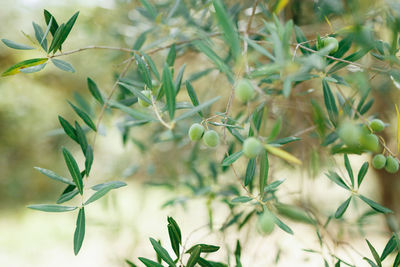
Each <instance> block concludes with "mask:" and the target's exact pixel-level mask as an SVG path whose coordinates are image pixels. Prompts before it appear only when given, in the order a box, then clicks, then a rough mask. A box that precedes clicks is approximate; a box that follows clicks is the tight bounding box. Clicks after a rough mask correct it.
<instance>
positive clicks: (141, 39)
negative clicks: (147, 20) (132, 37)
mask: <svg viewBox="0 0 400 267" xmlns="http://www.w3.org/2000/svg"><path fill="white" fill-rule="evenodd" d="M150 31H151V30H147V31H144V32H142V33H141V34H140V35H139V36H138V38H137V39H136V41H135V43H134V44H133V46H132V49H133V50H139V49H140V48H142V46H143V44H144V43H145V42H146V38H147V34H148V33H150Z"/></svg>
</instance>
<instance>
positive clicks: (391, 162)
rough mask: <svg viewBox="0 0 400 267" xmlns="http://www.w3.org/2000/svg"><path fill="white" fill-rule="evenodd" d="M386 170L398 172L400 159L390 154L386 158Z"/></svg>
mask: <svg viewBox="0 0 400 267" xmlns="http://www.w3.org/2000/svg"><path fill="white" fill-rule="evenodd" d="M385 170H386V171H387V172H389V173H396V172H397V171H398V170H399V161H398V160H397V159H396V158H394V157H392V156H388V157H387V158H386V165H385Z"/></svg>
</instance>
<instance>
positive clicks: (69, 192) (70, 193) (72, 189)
mask: <svg viewBox="0 0 400 267" xmlns="http://www.w3.org/2000/svg"><path fill="white" fill-rule="evenodd" d="M78 194H79V192H78V190H77V189H76V186H75V185H69V186H67V188H66V189H65V190H64V192H63V193H62V194H61V196H60V197H59V198H58V199H57V202H56V203H57V204H62V203H64V202H67V201H69V200H71V199H73V198H74V197H75V196H76V195H78Z"/></svg>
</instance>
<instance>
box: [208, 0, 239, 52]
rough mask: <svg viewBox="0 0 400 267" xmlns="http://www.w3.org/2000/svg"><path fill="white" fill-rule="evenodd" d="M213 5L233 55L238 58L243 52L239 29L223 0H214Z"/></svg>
mask: <svg viewBox="0 0 400 267" xmlns="http://www.w3.org/2000/svg"><path fill="white" fill-rule="evenodd" d="M213 6H214V9H215V15H216V17H217V21H218V24H219V27H220V28H221V31H222V32H223V33H224V38H225V41H226V43H227V44H228V46H229V47H230V48H231V50H232V54H233V56H234V57H235V58H238V57H239V56H240V54H241V48H240V40H239V35H238V32H237V29H236V27H235V25H234V24H233V21H232V19H231V18H230V17H229V15H228V13H227V11H226V9H225V6H224V4H223V2H222V1H221V0H213Z"/></svg>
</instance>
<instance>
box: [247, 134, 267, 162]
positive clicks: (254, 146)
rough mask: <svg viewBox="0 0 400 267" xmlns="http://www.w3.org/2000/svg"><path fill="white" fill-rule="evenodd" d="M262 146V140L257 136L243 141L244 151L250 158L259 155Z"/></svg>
mask: <svg viewBox="0 0 400 267" xmlns="http://www.w3.org/2000/svg"><path fill="white" fill-rule="evenodd" d="M262 148H263V147H262V144H261V142H260V141H259V140H258V139H257V138H255V137H249V138H247V139H246V140H244V142H243V152H244V154H245V155H246V157H248V158H250V159H252V158H255V157H257V155H258V154H260V152H261V151H262Z"/></svg>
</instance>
